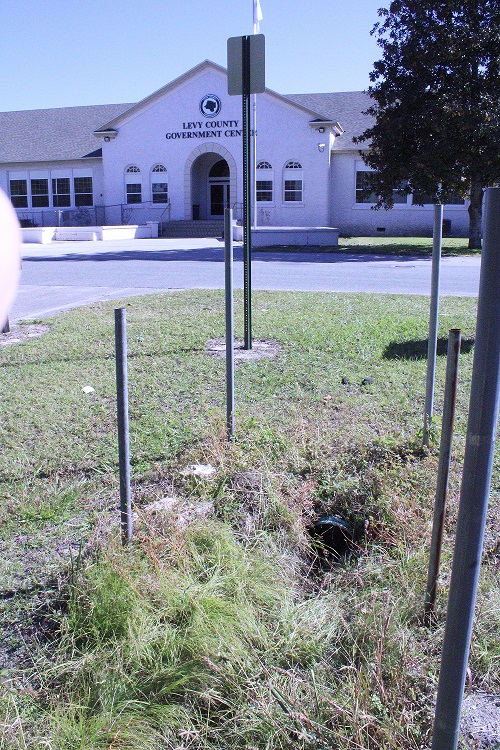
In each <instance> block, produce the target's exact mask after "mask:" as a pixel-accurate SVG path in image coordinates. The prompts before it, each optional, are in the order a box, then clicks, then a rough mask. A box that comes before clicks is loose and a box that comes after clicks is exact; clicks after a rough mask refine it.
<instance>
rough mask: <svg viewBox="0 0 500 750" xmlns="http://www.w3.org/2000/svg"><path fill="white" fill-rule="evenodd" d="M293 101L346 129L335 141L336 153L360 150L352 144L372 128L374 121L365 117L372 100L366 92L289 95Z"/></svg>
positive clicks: (288, 97)
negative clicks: (352, 149)
mask: <svg viewBox="0 0 500 750" xmlns="http://www.w3.org/2000/svg"><path fill="white" fill-rule="evenodd" d="M287 99H291V100H292V101H294V102H296V103H297V104H302V106H303V107H308V109H313V110H315V111H316V112H320V113H321V114H323V115H327V116H328V117H329V118H330V119H331V120H336V121H337V122H338V123H339V124H340V125H341V126H342V128H343V129H344V132H343V133H342V135H341V137H340V138H336V139H335V144H334V146H333V149H334V151H338V150H344V149H347V148H359V146H356V145H355V144H353V143H352V139H353V137H354V136H356V135H360V134H361V133H362V132H363V131H364V130H366V129H367V128H369V127H371V125H372V124H373V122H374V120H373V118H372V117H370V116H368V115H364V114H363V112H365V111H366V110H367V109H368V107H369V106H370V104H371V103H372V100H371V99H370V96H369V95H368V94H366V93H365V92H364V91H339V92H336V93H332V94H287Z"/></svg>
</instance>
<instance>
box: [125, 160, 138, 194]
mask: <svg viewBox="0 0 500 750" xmlns="http://www.w3.org/2000/svg"><path fill="white" fill-rule="evenodd" d="M140 173H141V170H140V169H139V167H137V166H136V165H135V164H131V165H130V166H129V167H127V169H126V170H125V201H126V203H142V181H141V178H140V177H138V176H137V175H140Z"/></svg>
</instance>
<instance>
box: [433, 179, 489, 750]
mask: <svg viewBox="0 0 500 750" xmlns="http://www.w3.org/2000/svg"><path fill="white" fill-rule="evenodd" d="M499 300H500V188H488V189H487V190H486V204H485V233H484V245H483V252H482V255H481V276H480V281H479V300H478V311H477V324H476V342H475V347H474V364H473V368H472V384H471V395H470V403H469V418H468V423H467V438H466V442H465V457H464V468H463V477H462V489H461V493H460V505H459V510H458V520H457V534H456V540H455V552H454V556H453V565H452V571H451V581H450V593H449V598H448V610H447V614H446V626H445V633H444V642H443V652H442V656H441V670H440V674H439V683H438V693H437V701H436V711H435V718H434V734H433V738H432V750H455V749H456V747H457V745H458V736H459V729H460V712H461V708H462V699H463V693H464V686H465V676H466V671H467V659H468V655H469V648H470V641H471V633H472V622H473V617H474V607H475V602H476V595H477V587H478V579H479V569H480V565H481V554H482V548H483V538H484V528H485V525H486V513H487V509H488V499H489V494H490V484H491V472H492V466H493V451H494V446H495V434H496V428H497V421H498V408H499V402H500V304H499Z"/></svg>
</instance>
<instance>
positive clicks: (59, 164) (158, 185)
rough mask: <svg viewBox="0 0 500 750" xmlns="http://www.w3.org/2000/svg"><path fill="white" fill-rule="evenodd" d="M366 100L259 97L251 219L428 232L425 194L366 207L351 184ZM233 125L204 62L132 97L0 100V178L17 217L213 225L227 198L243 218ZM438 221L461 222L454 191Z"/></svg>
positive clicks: (359, 187) (229, 107) (217, 77)
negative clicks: (56, 103)
mask: <svg viewBox="0 0 500 750" xmlns="http://www.w3.org/2000/svg"><path fill="white" fill-rule="evenodd" d="M369 103H370V99H369V97H368V95H367V94H366V93H364V92H348V93H346V92H341V93H331V94H293V95H287V96H283V95H280V94H277V93H276V92H274V91H271V90H269V89H267V90H266V91H265V92H264V93H262V94H259V95H258V96H257V139H256V142H257V147H256V165H257V169H256V216H257V224H258V226H263V227H264V226H265V227H283V226H286V227H338V228H339V231H340V233H341V234H343V235H358V236H374V235H384V234H386V235H431V234H432V224H433V207H432V205H431V204H430V203H427V204H425V205H423V206H422V205H416V204H414V203H413V196H411V195H410V196H403V195H396V201H395V205H394V208H393V209H391V210H389V211H386V210H383V209H382V210H379V211H375V210H373V196H368V195H367V194H366V191H364V190H363V187H364V180H365V177H366V173H367V171H368V168H367V167H366V165H365V164H364V162H363V160H362V158H361V156H360V153H359V146H356V145H355V144H354V143H353V141H352V138H353V136H355V135H359V134H360V133H361V132H362V131H363V130H365V129H366V127H368V126H369V125H370V122H371V120H370V118H369V117H368V116H366V115H363V112H364V111H365V110H366V109H367V107H368V106H369ZM241 134H242V122H241V97H239V96H229V95H228V93H227V73H226V70H225V68H223V67H221V66H219V65H216V64H215V63H212V62H210V61H205V62H202V63H201V64H200V65H197V66H196V67H195V68H193V69H192V70H190V71H188V72H187V73H185V74H184V75H182V76H180V77H179V78H177V79H176V80H174V81H172V82H171V83H169V84H167V85H166V86H164V87H163V88H162V89H160V90H159V91H156V92H155V93H153V94H151V95H150V96H148V97H146V98H145V99H143V100H142V101H141V102H139V103H138V104H110V105H96V106H84V107H64V108H60V109H45V110H31V111H22V112H3V113H0V188H1V189H2V190H3V191H4V192H5V193H6V194H7V195H8V196H10V199H11V201H12V203H13V205H14V207H15V208H16V210H17V213H18V216H19V219H20V221H21V223H22V225H23V226H26V227H29V226H64V225H65V226H75V225H120V224H141V225H144V224H146V222H148V221H150V222H159V223H160V230H161V231H164V232H165V233H166V232H168V231H169V230H173V229H174V228H176V230H177V231H178V232H179V233H182V229H183V228H184V229H185V231H186V233H187V234H193V233H195V227H198V229H199V231H201V233H202V234H203V233H204V232H207V233H208V232H210V231H211V227H212V229H213V228H214V227H216V228H217V231H218V229H219V227H220V220H221V218H222V215H223V210H224V207H225V206H228V207H233V208H234V211H235V216H236V217H237V218H241V209H242V201H243V182H242V155H241V153H242V135H241ZM370 198H371V199H372V200H370ZM193 220H194V222H196V224H193V223H192V222H193ZM217 220H218V222H219V224H218V225H216V224H214V221H217ZM178 222H183V224H179V223H178ZM208 222H211V224H209V223H208ZM444 230H445V232H446V233H451V234H452V235H454V236H465V235H466V234H467V231H468V214H467V205H466V203H465V202H464V201H459V200H458V199H457V202H456V203H453V204H450V205H447V206H446V207H445V224H444Z"/></svg>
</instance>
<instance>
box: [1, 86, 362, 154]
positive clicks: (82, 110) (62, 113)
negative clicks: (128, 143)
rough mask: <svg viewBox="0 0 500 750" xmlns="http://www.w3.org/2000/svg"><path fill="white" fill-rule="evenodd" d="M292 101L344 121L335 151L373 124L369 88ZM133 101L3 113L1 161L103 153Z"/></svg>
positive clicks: (301, 96) (290, 96)
mask: <svg viewBox="0 0 500 750" xmlns="http://www.w3.org/2000/svg"><path fill="white" fill-rule="evenodd" d="M286 98H287V99H290V100H291V101H293V102H295V103H297V104H300V105H302V106H303V107H306V108H308V109H311V110H313V111H314V112H317V113H318V114H320V115H324V116H325V118H326V119H330V120H334V121H337V122H339V123H340V125H341V126H342V128H343V129H344V133H343V134H342V136H341V137H340V138H336V139H335V145H334V149H335V150H344V149H347V148H355V146H354V145H353V143H352V138H353V136H355V135H359V134H360V133H362V132H363V130H365V129H366V128H367V127H369V126H370V124H371V122H372V118H370V117H368V116H366V115H363V114H362V112H363V111H365V110H366V109H367V107H368V106H369V104H370V97H369V96H368V94H366V93H364V92H363V91H349V92H338V93H331V94H288V95H287V96H286ZM132 106H134V105H133V104H98V105H93V106H87V107H62V108H58V109H34V110H24V111H20V112H0V162H4V163H5V162H40V161H64V160H68V159H81V158H83V157H85V156H90V155H92V156H99V155H100V154H99V141H98V140H97V139H96V137H95V136H94V134H93V133H94V130H97V129H98V128H99V127H101V126H102V125H103V124H104V123H107V122H110V121H111V120H113V119H114V118H115V117H118V116H119V115H121V114H122V113H123V112H125V111H126V110H127V109H129V108H130V107H132Z"/></svg>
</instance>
